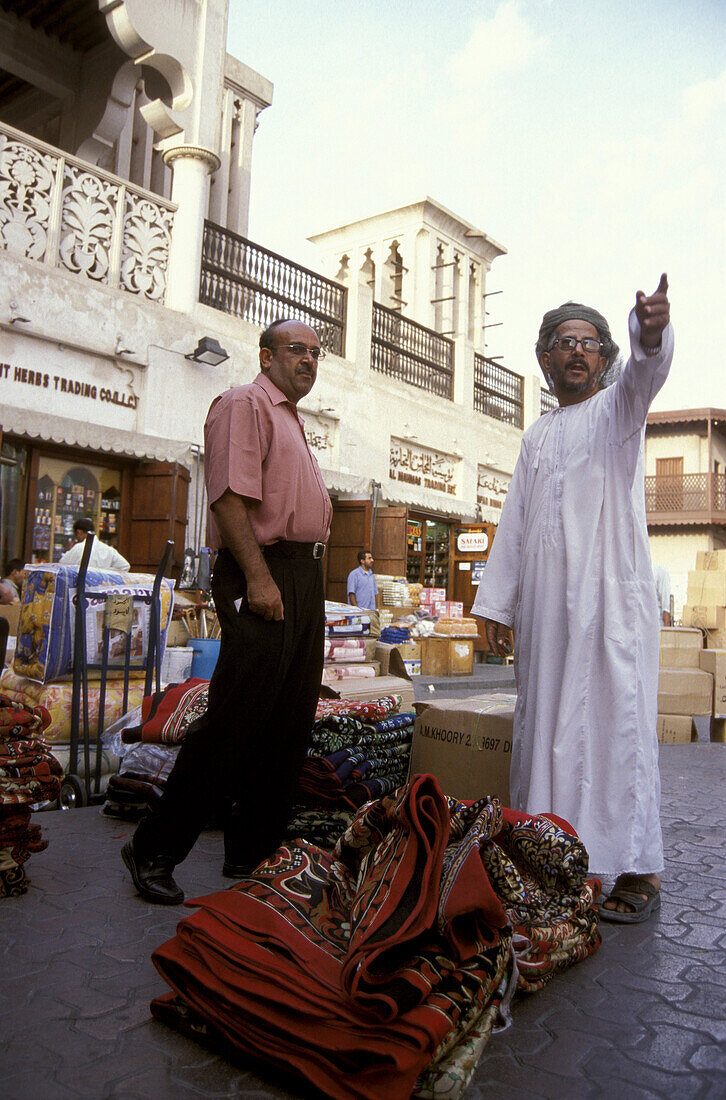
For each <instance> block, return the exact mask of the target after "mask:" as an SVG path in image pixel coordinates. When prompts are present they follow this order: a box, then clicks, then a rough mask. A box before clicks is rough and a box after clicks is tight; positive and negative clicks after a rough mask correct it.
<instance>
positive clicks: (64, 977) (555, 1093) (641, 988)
mask: <svg viewBox="0 0 726 1100" xmlns="http://www.w3.org/2000/svg"><path fill="white" fill-rule="evenodd" d="M661 770H662V777H663V824H664V831H665V840H666V853H667V855H666V858H667V866H666V871H665V874H664V876H663V881H664V887H663V907H662V909H661V911H660V913H659V914H658V915H657V916H656V917H655V918H653V919H652V920H651V921H650V922H649V923H647V924H644V925H636V926H633V927H628V926H623V927H619V926H615V925H604V926H603V945H602V947H601V949H600V951H599V952H598V953H597V954H596V955H595V956H593V957H592V958H591V959H588V960H586V961H585V962H584V963H581V964H579V965H578V966H576V967H574V968H573V969H572V970H570V971H568V972H566V973H565V974H562V975H560V976H558V977H557V978H555V979H554V980H553V982H552V983H551V984H550V985H549V986H548V987H547V988H545V989H544V990H543V991H542V992H540V993H537V994H534V995H533V996H531V997H529V998H526V999H523V1000H522V999H519V1000H518V1001H515V1005H514V1026H513V1027H512V1028H511V1029H509V1030H508V1031H506V1032H503V1033H501V1034H499V1035H495V1036H493V1037H492V1039H491V1041H490V1043H489V1045H488V1047H487V1048H486V1050H485V1052H484V1056H483V1058H482V1061H481V1062H480V1064H479V1067H478V1070H477V1073H476V1076H475V1078H474V1080H473V1082H472V1085H471V1087H470V1089H469V1092H468V1094H467V1095H468V1096H469V1097H472V1098H475V1097H487V1098H489V1097H492V1098H493V1097H497V1098H498V1100H520V1098H521V1100H530V1098H538V1097H546V1098H553V1100H570V1098H572V1100H580V1098H589V1097H606V1096H607V1097H611V1096H613V1095H616V1096H619V1097H622V1098H623V1100H639V1098H645V1097H664V1098H665V1097H668V1098H669V1100H672V1098H677V1100H684V1098H689V1100H690V1098H694V1100H695V1098H704V1100H705V1098H713V1100H716V1098H718V1100H723V1097H724V1096H726V1054H725V1047H726V1043H725V1040H726V967H725V966H724V949H725V948H726V919H725V918H726V880H725V877H724V867H725V865H726V859H725V857H724V836H725V835H726V804H725V802H724V797H723V791H724V779H725V778H726V745H721V744H707V743H696V744H691V745H668V746H663V747H662V753H661ZM36 820H38V821H40V822H41V823H42V825H43V827H44V829H45V832H46V835H47V836H48V838H49V840H50V846H49V848H48V849H47V850H46V851H45V852H43V853H42V854H40V855H37V856H34V857H33V858H32V859H31V861H30V864H29V866H28V870H29V872H30V877H31V878H32V885H31V887H30V889H29V891H28V893H27V894H25V895H24V896H23V897H21V898H17V899H7V900H4V901H2V902H0V974H1V975H2V979H1V981H0V1067H1V1070H0V1072H1V1080H2V1085H1V1086H0V1093H1V1094H2V1096H3V1097H4V1098H5V1100H38V1098H40V1097H44V1096H53V1097H54V1098H56V1097H57V1098H59V1100H62V1098H64V1097H79V1096H80V1097H91V1098H105V1097H113V1098H115V1100H147V1098H149V1097H153V1098H154V1100H179V1098H183V1097H190V1098H192V1097H194V1096H205V1097H231V1096H243V1097H246V1098H249V1100H252V1098H254V1100H263V1098H267V1097H272V1098H278V1100H282V1098H285V1097H300V1096H308V1097H309V1096H311V1095H312V1094H311V1093H310V1092H309V1091H308V1092H305V1091H303V1090H301V1089H300V1088H299V1086H296V1085H290V1083H289V1082H287V1081H285V1080H283V1079H282V1078H281V1077H280V1076H279V1075H275V1074H273V1073H272V1072H271V1071H270V1070H269V1069H267V1068H260V1067H252V1066H250V1064H249V1063H245V1062H239V1063H237V1064H233V1063H231V1062H229V1061H226V1060H224V1059H223V1058H221V1057H218V1056H217V1055H215V1054H212V1053H209V1052H208V1051H205V1050H204V1049H203V1048H202V1047H199V1046H197V1045H196V1044H195V1043H193V1042H192V1041H190V1040H187V1039H184V1038H182V1037H181V1036H179V1035H177V1034H175V1033H174V1032H173V1031H170V1030H168V1029H166V1028H165V1027H164V1026H163V1025H161V1024H158V1023H156V1022H154V1021H152V1020H151V1019H150V1017H149V1009H148V1006H149V1000H150V999H151V998H152V997H153V996H155V995H156V994H157V993H159V992H160V991H162V990H163V988H164V986H163V983H162V981H161V979H160V978H159V977H158V976H157V975H156V972H155V970H154V968H153V967H152V965H151V962H150V955H151V951H152V950H153V948H154V947H156V946H157V945H158V944H160V943H162V942H163V941H164V940H165V939H167V938H168V937H169V936H170V935H172V934H173V932H174V928H175V925H176V922H177V920H178V919H179V917H180V916H181V915H182V913H183V910H181V909H179V908H176V907H173V908H170V909H167V908H162V907H156V906H151V905H147V904H146V903H145V902H143V901H142V900H141V899H140V898H139V897H137V896H136V895H135V894H134V892H133V888H132V887H131V884H130V882H129V880H128V878H127V875H126V873H125V870H124V869H123V867H122V864H121V861H120V858H119V852H120V848H121V845H122V844H123V842H124V840H125V839H126V837H127V836H128V835H129V832H130V827H128V826H126V825H125V824H124V823H121V822H118V821H114V820H112V819H109V818H104V817H102V816H101V815H100V813H99V810H98V808H95V807H91V808H88V809H84V810H72V811H69V812H67V813H61V812H50V813H46V814H43V815H42V816H40V817H38V818H37V819H36ZM221 863H222V838H221V834H219V833H215V832H208V833H205V834H204V835H203V837H202V839H201V840H200V842H199V844H198V845H197V847H196V849H195V851H194V852H193V853H192V855H191V856H190V858H189V859H188V860H187V861H186V862H185V863H184V864H183V865H182V866H181V867H180V868H179V869H178V878H179V881H180V883H181V884H182V885H183V887H184V889H185V890H186V891H187V896H188V897H194V896H195V895H199V894H204V893H208V892H211V891H214V890H218V889H220V888H222V887H224V886H225V885H227V882H226V880H225V879H223V878H222V875H221ZM382 1100H384V1098H382Z"/></svg>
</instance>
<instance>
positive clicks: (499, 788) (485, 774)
mask: <svg viewBox="0 0 726 1100" xmlns="http://www.w3.org/2000/svg"><path fill="white" fill-rule="evenodd" d="M515 701H516V696H514V695H498V694H496V693H491V694H488V695H478V696H475V697H473V698H469V699H451V700H448V701H439V702H436V703H435V704H433V705H430V706H427V707H426V708H425V710H423V712H422V713H420V714H419V716H418V718H417V719H416V723H415V725H414V729H413V741H412V744H411V766H410V769H409V775H421V774H429V775H433V776H435V777H436V779H437V780H438V782H439V786H440V787H441V789H442V791H443V792H444V794H448V795H452V796H453V797H455V798H481V797H483V796H484V795H488V794H489V795H496V796H497V797H498V798H500V799H501V801H502V804H503V805H504V806H508V805H509V766H510V761H511V757H512V732H513V728H514V704H515Z"/></svg>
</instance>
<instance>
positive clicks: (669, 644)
mask: <svg viewBox="0 0 726 1100" xmlns="http://www.w3.org/2000/svg"><path fill="white" fill-rule="evenodd" d="M660 639H661V642H660V666H661V667H660V675H659V677H658V740H659V741H661V742H663V743H665V744H668V743H671V744H672V743H675V742H683V741H691V740H694V738H695V731H694V725H693V716H694V715H696V714H711V711H712V707H713V674H712V673H711V672H709V671H707V670H705V669H703V668H702V667H701V663H700V657H701V653H702V652H703V635H702V633H701V631H700V630H695V629H688V628H683V627H664V628H663V629H662V630H661V632H660Z"/></svg>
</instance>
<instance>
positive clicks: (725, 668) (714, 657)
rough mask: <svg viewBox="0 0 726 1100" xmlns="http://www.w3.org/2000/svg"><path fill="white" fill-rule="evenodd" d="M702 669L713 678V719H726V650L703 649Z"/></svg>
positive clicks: (701, 657) (700, 657) (701, 654)
mask: <svg viewBox="0 0 726 1100" xmlns="http://www.w3.org/2000/svg"><path fill="white" fill-rule="evenodd" d="M698 656H699V660H700V667H701V668H702V669H703V671H704V672H710V673H711V675H712V676H713V717H714V718H726V649H702V650H701V652H700V653H699V655H698Z"/></svg>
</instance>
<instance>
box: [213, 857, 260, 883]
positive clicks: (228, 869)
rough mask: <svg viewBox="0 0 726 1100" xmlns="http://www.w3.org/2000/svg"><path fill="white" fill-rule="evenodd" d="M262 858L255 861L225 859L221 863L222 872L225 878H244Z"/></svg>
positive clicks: (257, 865)
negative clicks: (237, 861) (240, 861)
mask: <svg viewBox="0 0 726 1100" xmlns="http://www.w3.org/2000/svg"><path fill="white" fill-rule="evenodd" d="M260 863H262V860H261V859H260V860H258V861H257V862H256V863H255V862H252V863H232V862H230V860H228V859H225V861H224V863H223V864H222V874H223V875H224V877H225V878H246V877H247V875H251V874H252V872H253V871H254V869H255V868H256V867H259V865H260Z"/></svg>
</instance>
